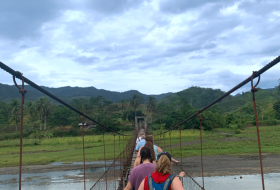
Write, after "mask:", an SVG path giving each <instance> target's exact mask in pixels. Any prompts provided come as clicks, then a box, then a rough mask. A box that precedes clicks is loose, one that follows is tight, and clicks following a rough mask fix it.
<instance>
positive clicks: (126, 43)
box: [0, 0, 280, 94]
mask: <svg viewBox="0 0 280 190" xmlns="http://www.w3.org/2000/svg"><path fill="white" fill-rule="evenodd" d="M106 2H107V1H99V0H98V1H94V2H91V1H89V0H83V1H80V3H77V2H76V1H69V2H68V4H67V5H66V4H62V3H60V2H59V1H56V0H53V1H50V2H49V3H45V4H44V6H45V7H47V10H44V11H42V12H40V11H37V12H36V11H29V10H30V8H32V7H37V8H38V10H41V9H42V6H41V5H40V4H34V3H32V2H30V1H26V2H25V5H24V6H22V7H21V6H17V7H13V8H11V9H10V10H11V11H10V12H7V11H2V12H1V13H0V17H1V18H5V19H6V20H5V22H4V23H2V24H3V25H4V26H5V25H7V27H6V29H5V30H1V31H0V49H1V51H0V60H1V61H2V62H4V63H6V64H7V65H9V66H10V67H12V68H13V69H14V70H19V71H21V72H23V73H24V76H26V77H27V78H30V79H31V80H33V81H34V82H36V83H38V84H39V85H44V86H51V87H60V86H82V87H85V86H94V87H96V88H101V89H108V90H113V91H126V90H131V89H137V90H139V91H141V92H143V93H147V94H160V93H165V92H177V91H181V90H183V89H185V88H188V87H190V86H202V87H211V88H220V89H222V90H224V91H226V90H229V89H230V88H232V87H233V86H235V85H236V84H238V83H239V82H241V81H242V80H244V79H246V78H247V77H248V76H250V75H251V73H252V71H253V70H259V69H260V68H261V67H263V66H264V64H266V63H268V62H269V61H270V60H272V59H273V58H275V57H276V56H278V55H279V54H280V45H279V43H278V42H279V41H280V34H279V29H280V19H279V17H280V16H279V15H280V14H279V8H280V5H279V2H278V1H275V0H269V1H257V0H255V1H249V0H240V1H234V0H230V1H221V0H211V1H206V0H198V1H196V2H190V1H185V0H177V1H172V0H149V1H148V0H146V1H144V0H143V1H142V0H137V1H131V0H121V1H118V2H119V3H117V4H115V5H114V4H110V3H108V2H107V3H106ZM0 5H1V4H0ZM3 6H4V5H3ZM5 6H13V4H5ZM18 14H20V15H21V17H18V16H17V15H18ZM22 18H26V19H27V20H28V21H27V20H26V19H22ZM7 23H9V24H7ZM17 23H21V24H20V25H17ZM0 24H1V21H0ZM22 25H26V26H28V27H27V28H25V29H24V30H23V31H22V32H21V26H22ZM279 69H280V67H279V66H275V68H273V69H272V70H270V71H268V72H267V73H266V74H264V75H263V76H262V79H261V83H260V85H259V86H260V87H262V88H270V87H274V86H276V85H277V80H278V79H279V76H278V75H277V74H276V73H277V72H278V71H279ZM0 74H1V75H0V83H5V84H12V80H11V77H10V76H9V75H8V74H5V72H4V71H0ZM245 90H249V87H248V86H246V87H244V88H243V89H240V90H239V91H245ZM239 91H238V92H239Z"/></svg>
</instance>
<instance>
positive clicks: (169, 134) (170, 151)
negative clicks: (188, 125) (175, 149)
mask: <svg viewBox="0 0 280 190" xmlns="http://www.w3.org/2000/svg"><path fill="white" fill-rule="evenodd" d="M169 140H170V143H169V147H170V152H171V155H172V149H171V131H169Z"/></svg>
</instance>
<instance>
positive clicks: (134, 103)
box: [129, 94, 143, 116]
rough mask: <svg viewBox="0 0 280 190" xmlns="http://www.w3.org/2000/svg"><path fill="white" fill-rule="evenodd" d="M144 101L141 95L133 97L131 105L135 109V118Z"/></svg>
mask: <svg viewBox="0 0 280 190" xmlns="http://www.w3.org/2000/svg"><path fill="white" fill-rule="evenodd" d="M142 101H143V98H142V96H140V95H139V94H133V95H131V98H130V102H129V105H130V106H131V107H132V108H133V109H134V113H135V116H136V109H137V108H138V107H139V106H140V104H141V103H142Z"/></svg>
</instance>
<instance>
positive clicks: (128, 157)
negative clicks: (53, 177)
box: [0, 56, 280, 190]
mask: <svg viewBox="0 0 280 190" xmlns="http://www.w3.org/2000/svg"><path fill="white" fill-rule="evenodd" d="M279 62H280V56H278V57H277V58H276V59H274V60H273V61H271V62H270V63H269V64H267V65H266V66H264V67H263V68H262V69H260V70H259V71H257V72H253V74H252V75H251V76H250V77H248V78H247V79H246V80H244V81H243V82H241V83H240V84H238V85H237V86H235V87H234V88H232V89H231V90H229V91H228V92H226V93H225V94H224V95H222V96H221V97H219V98H218V99H217V100H215V101H213V102H212V103H210V104H209V105H207V106H205V107H204V108H202V109H200V110H199V111H198V112H197V113H194V114H193V115H192V116H190V117H188V118H187V119H185V120H184V121H182V122H180V123H178V124H177V125H175V126H173V127H171V128H170V129H169V130H166V131H164V132H162V133H158V134H152V133H151V132H150V131H149V130H148V129H145V133H146V134H152V135H153V136H154V138H157V140H156V141H155V143H157V145H158V146H160V147H166V145H168V144H165V143H166V142H168V141H169V147H170V151H171V154H172V147H171V133H172V131H173V130H179V131H180V155H181V160H180V164H177V165H176V164H174V165H173V170H174V173H176V174H177V173H178V172H179V171H185V172H186V174H187V176H186V177H185V178H184V180H183V185H184V188H185V189H205V187H204V173H203V150H202V142H203V141H202V139H203V137H202V126H201V123H202V113H203V111H205V110H206V109H208V108H209V107H211V106H213V105H214V104H216V103H217V102H219V101H221V100H222V99H224V98H225V97H227V96H228V95H230V94H231V93H232V92H234V91H236V90H237V89H239V88H241V87H242V86H244V85H245V84H247V83H248V82H251V87H252V88H251V91H252V96H253V104H254V112H255V120H256V128H257V137H258V147H259V159H260V168H261V176H262V188H263V190H264V189H265V186H264V178H263V167H262V155H261V144H260V136H259V126H258V118H257V111H256V102H255V92H257V88H256V86H257V85H258V83H259V81H260V75H261V74H263V73H264V72H266V71H267V70H268V69H270V68H271V67H273V66H274V65H276V64H277V63H279ZM0 68H1V69H3V70H5V71H6V72H8V73H10V74H11V75H12V76H13V80H14V83H15V85H16V87H17V88H18V89H19V93H21V94H22V98H21V120H20V123H21V126H20V162H19V190H21V181H22V180H21V172H22V132H23V105H24V98H25V93H27V91H26V90H25V89H24V83H27V84H29V85H30V86H32V87H33V88H35V89H37V90H39V91H40V92H42V93H44V94H45V95H47V96H49V97H50V98H52V99H54V100H56V101H57V102H59V103H60V104H62V105H64V106H66V107H68V108H69V109H71V110H73V111H74V112H76V113H77V114H78V115H79V116H80V119H81V122H82V125H84V124H85V122H84V119H85V118H87V119H88V120H91V121H93V122H94V123H96V124H97V125H98V127H100V128H101V129H102V131H103V147H104V166H105V172H104V173H103V174H102V175H101V177H100V178H99V179H97V180H95V183H93V185H92V186H91V187H90V189H91V190H92V189H106V190H107V189H115V190H120V189H123V188H124V187H125V185H126V184H127V182H128V181H127V180H128V175H129V172H130V171H131V169H132V167H133V163H134V159H135V157H136V155H135V153H134V147H135V143H136V137H137V136H138V133H139V132H140V130H139V129H138V128H137V129H136V127H135V131H134V133H133V134H131V135H127V134H122V133H119V132H117V131H115V130H113V129H111V128H109V127H107V126H105V125H103V124H101V123H99V122H98V121H96V120H94V119H93V118H91V117H90V116H88V115H86V114H84V113H83V112H81V111H79V110H77V109H76V108H74V107H72V106H71V105H69V104H67V103H66V102H64V101H62V100H61V99H59V98H58V97H56V96H54V95H53V94H51V93H49V92H48V91H47V90H45V89H43V88H41V87H40V86H38V85H37V84H35V83H34V82H32V81H30V80H29V79H27V78H26V77H24V76H23V74H22V73H20V72H18V71H14V70H13V69H11V68H10V67H8V66H7V65H5V64H4V63H2V62H0ZM257 77H258V82H257V84H256V85H253V79H254V78H257ZM15 78H18V79H20V80H21V81H22V86H21V87H20V86H18V84H17V83H16V80H15ZM194 117H198V120H199V123H200V154H201V160H200V161H201V177H202V184H199V183H198V182H197V181H196V180H195V179H194V178H193V177H191V176H190V175H188V172H187V169H186V168H184V167H183V160H182V144H181V127H180V126H181V125H182V124H184V123H185V122H187V121H189V120H190V119H193V118H194ZM105 130H107V131H110V132H111V133H113V136H114V160H113V162H112V163H111V164H110V165H108V166H107V161H106V142H105V139H104V135H105ZM168 135H169V136H168ZM168 137H169V138H168ZM82 139H83V162H84V189H87V188H86V173H85V170H86V166H85V156H86V155H85V151H84V127H82ZM125 139H126V140H128V142H127V143H125ZM116 146H118V149H119V151H120V152H116Z"/></svg>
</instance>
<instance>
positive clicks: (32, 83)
mask: <svg viewBox="0 0 280 190" xmlns="http://www.w3.org/2000/svg"><path fill="white" fill-rule="evenodd" d="M0 68H1V69H3V70H5V71H6V72H8V73H10V74H11V75H13V76H14V77H16V78H18V79H20V80H22V81H24V82H25V83H27V84H29V85H30V86H32V87H33V88H35V89H37V90H39V91H40V92H42V93H44V94H45V95H47V96H49V97H50V98H52V99H54V100H56V101H57V102H59V103H61V104H62V105H64V106H66V107H68V108H69V109H71V110H73V111H74V112H76V113H78V114H79V115H83V113H82V112H81V111H79V110H77V109H76V108H74V107H72V106H71V105H69V104H67V103H66V102H64V101H62V100H61V99H60V98H58V97H56V96H55V95H53V94H51V93H50V92H48V91H47V90H45V89H43V88H42V87H40V86H38V85H37V84H35V83H34V82H32V81H31V80H29V79H28V78H26V77H24V76H22V75H21V73H20V72H18V71H14V70H13V69H11V68H10V67H8V66H7V65H5V64H4V63H2V62H1V61H0ZM85 118H87V119H89V120H91V121H93V122H94V123H96V124H98V125H100V127H101V128H102V129H103V128H105V129H107V130H110V131H111V132H115V133H117V134H119V135H122V136H131V135H125V134H121V133H119V132H117V131H115V130H113V129H111V128H109V127H106V126H105V125H103V124H101V123H99V122H98V121H96V120H94V119H93V118H91V117H89V116H88V115H86V114H85Z"/></svg>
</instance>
